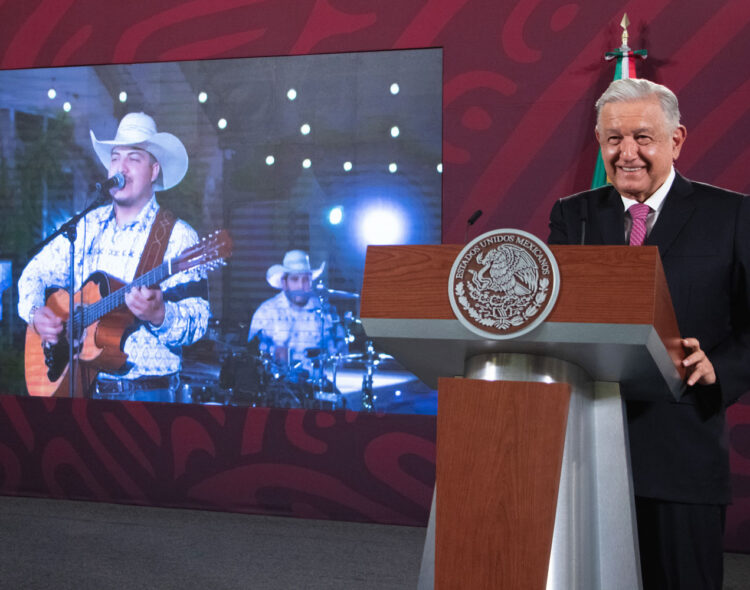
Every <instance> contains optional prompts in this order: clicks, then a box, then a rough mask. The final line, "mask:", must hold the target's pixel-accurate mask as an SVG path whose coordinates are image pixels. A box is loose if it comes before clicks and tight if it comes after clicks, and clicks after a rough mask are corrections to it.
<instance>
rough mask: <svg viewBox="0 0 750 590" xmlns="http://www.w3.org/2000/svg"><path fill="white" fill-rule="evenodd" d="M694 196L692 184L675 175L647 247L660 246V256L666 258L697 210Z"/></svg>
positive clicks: (648, 239) (646, 243)
mask: <svg viewBox="0 0 750 590" xmlns="http://www.w3.org/2000/svg"><path fill="white" fill-rule="evenodd" d="M692 195H693V187H692V185H691V184H690V182H689V181H687V180H685V179H684V178H683V177H682V176H680V175H679V174H675V179H674V182H673V183H672V188H670V189H669V193H667V197H666V199H665V200H664V207H662V210H661V213H659V218H658V219H657V220H656V224H655V225H654V227H653V229H652V230H651V234H650V235H649V236H648V237H647V238H646V241H645V243H644V244H645V245H646V246H658V247H659V254H660V255H661V256H664V254H665V253H666V252H667V250H669V247H670V246H671V245H672V243H673V242H674V240H675V238H676V237H677V236H678V234H679V233H680V230H682V228H683V227H684V225H685V223H687V220H688V219H690V216H691V215H692V213H693V210H694V209H695V202H694V199H693V197H692Z"/></svg>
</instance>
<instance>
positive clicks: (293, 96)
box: [286, 88, 297, 100]
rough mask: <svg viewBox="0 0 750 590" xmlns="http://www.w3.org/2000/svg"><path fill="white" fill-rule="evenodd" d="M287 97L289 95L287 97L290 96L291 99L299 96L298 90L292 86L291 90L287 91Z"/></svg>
mask: <svg viewBox="0 0 750 590" xmlns="http://www.w3.org/2000/svg"><path fill="white" fill-rule="evenodd" d="M286 97H287V98H288V99H289V100H294V99H295V98H297V91H296V90H295V89H294V88H290V89H289V90H288V91H287V93H286Z"/></svg>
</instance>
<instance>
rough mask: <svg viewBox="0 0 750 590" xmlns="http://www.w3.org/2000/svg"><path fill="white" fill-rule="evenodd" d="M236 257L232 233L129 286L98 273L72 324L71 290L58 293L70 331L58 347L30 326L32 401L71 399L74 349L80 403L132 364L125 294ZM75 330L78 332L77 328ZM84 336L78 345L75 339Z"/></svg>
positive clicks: (56, 305) (56, 302)
mask: <svg viewBox="0 0 750 590" xmlns="http://www.w3.org/2000/svg"><path fill="white" fill-rule="evenodd" d="M231 252H232V240H231V238H230V237H229V233H228V232H227V231H226V230H220V231H217V232H214V233H213V234H211V235H209V236H207V237H205V238H203V239H202V240H201V241H200V242H199V243H198V244H196V245H195V246H192V247H190V248H188V249H187V250H185V251H183V252H182V253H181V254H180V255H179V256H177V257H176V258H173V259H172V260H169V261H166V262H163V263H162V264H161V265H159V266H157V267H156V268H154V269H152V270H150V271H148V272H146V273H144V274H142V275H141V276H139V277H137V278H135V279H134V280H133V281H132V282H131V283H129V284H127V285H126V284H124V283H122V282H121V281H119V280H117V279H115V278H114V277H111V276H109V275H108V274H106V273H104V272H95V273H93V274H92V275H91V276H90V277H89V278H88V279H86V282H85V283H84V284H83V286H82V287H81V289H80V290H79V291H78V292H76V294H75V295H74V297H73V300H74V302H75V307H74V312H73V321H72V322H70V321H69V316H70V312H69V309H70V297H69V295H68V292H67V291H66V290H65V289H56V290H53V291H52V292H51V294H50V295H49V296H48V297H47V301H46V305H47V307H49V308H50V309H51V310H52V311H53V312H54V313H55V315H57V316H58V317H59V318H60V319H61V320H62V321H63V324H64V325H65V327H64V329H63V332H62V333H61V334H60V337H59V339H58V341H57V344H53V345H50V344H45V343H43V342H42V340H41V338H40V337H39V334H37V333H36V331H35V330H34V328H32V327H31V325H29V326H28V327H27V328H26V346H25V361H24V368H25V374H26V388H27V389H28V392H29V395H34V396H43V397H52V396H67V395H68V393H69V385H68V380H69V378H70V371H69V358H70V348H69V347H70V346H73V347H74V350H75V353H74V354H75V356H76V357H77V359H78V361H79V362H77V363H74V364H75V365H76V378H75V392H74V396H75V397H82V396H83V395H84V394H85V393H87V392H88V389H89V388H90V386H91V383H92V382H93V380H94V378H95V377H96V374H97V373H98V372H99V371H106V372H115V373H116V372H117V371H119V370H120V369H122V368H123V367H124V366H125V364H126V362H127V355H126V354H125V353H124V352H123V350H122V349H123V344H124V343H125V340H126V338H127V336H128V335H129V334H130V331H131V330H132V329H133V328H134V324H135V319H136V318H135V316H134V315H133V314H132V313H131V312H130V310H129V309H128V308H127V306H126V305H125V294H126V293H127V292H128V291H129V290H130V289H131V288H133V287H141V286H147V287H153V286H155V285H158V284H159V283H161V282H162V281H164V280H165V279H167V278H169V277H171V276H172V275H174V274H177V273H178V272H182V271H185V270H189V269H191V268H195V267H197V266H201V267H204V268H205V269H206V270H213V269H215V268H217V267H219V266H221V265H222V264H223V263H224V259H225V258H228V257H229V256H230V254H231ZM71 324H72V327H71ZM71 333H72V334H73V335H79V336H77V337H74V338H73V339H72V340H71V338H70V334H71Z"/></svg>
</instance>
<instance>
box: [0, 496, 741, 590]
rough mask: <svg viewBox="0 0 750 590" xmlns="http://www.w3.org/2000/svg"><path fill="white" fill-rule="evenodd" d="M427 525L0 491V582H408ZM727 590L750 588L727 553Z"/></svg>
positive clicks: (121, 585) (79, 588)
mask: <svg viewBox="0 0 750 590" xmlns="http://www.w3.org/2000/svg"><path fill="white" fill-rule="evenodd" d="M424 534H425V530H424V529H421V528H413V527H399V526H385V525H372V524H357V523H346V522H331V521H320V520H303V519H290V518H276V517H265V516H247V515H238V514H228V513H221V512H203V511H193V510H173V509H168V508H142V507H134V506H121V505H116V504H103V503H87V502H71V501H62V500H46V499H31V498H15V497H2V496H0V543H2V549H0V588H2V589H6V588H7V589H14V590H15V589H23V588H29V589H35V590H37V589H55V590H65V589H76V590H86V589H89V588H90V589H97V590H99V589H103V588H114V589H130V588H133V589H136V588H137V589H139V590H140V589H142V588H158V589H170V588H179V589H180V590H191V589H193V588H195V589H201V590H208V589H211V590H213V589H223V588H232V589H234V588H252V589H259V590H263V589H266V588H272V589H285V590H286V589H309V590H318V589H320V590H336V589H339V588H340V589H346V590H359V589H362V590H370V589H373V590H375V589H378V590H381V589H382V590H386V589H391V588H394V589H396V588H408V589H414V588H416V584H417V576H418V573H419V562H420V559H421V555H422V544H423V542H424ZM725 563H726V570H727V571H726V584H725V586H724V588H725V590H747V589H748V588H750V555H737V554H728V555H727V556H726V562H725Z"/></svg>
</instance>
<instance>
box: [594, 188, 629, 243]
mask: <svg viewBox="0 0 750 590" xmlns="http://www.w3.org/2000/svg"><path fill="white" fill-rule="evenodd" d="M601 199H602V202H601V203H600V206H599V207H598V208H597V210H598V211H599V232H600V234H601V243H602V244H612V245H615V246H621V245H624V244H625V209H624V207H623V205H622V199H621V198H620V195H619V194H618V193H617V191H616V190H615V189H614V187H610V189H609V190H608V191H606V192H605V193H604V194H603V195H602V197H601Z"/></svg>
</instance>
